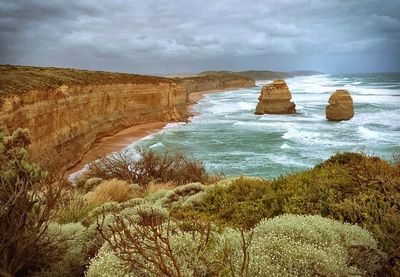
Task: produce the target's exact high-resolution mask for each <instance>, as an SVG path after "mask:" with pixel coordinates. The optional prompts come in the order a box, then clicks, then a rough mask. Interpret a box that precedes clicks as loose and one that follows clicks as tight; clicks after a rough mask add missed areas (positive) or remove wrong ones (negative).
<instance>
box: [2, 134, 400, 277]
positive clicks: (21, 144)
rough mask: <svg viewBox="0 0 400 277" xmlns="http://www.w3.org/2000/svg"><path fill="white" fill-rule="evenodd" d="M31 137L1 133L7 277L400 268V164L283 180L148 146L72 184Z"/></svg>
mask: <svg viewBox="0 0 400 277" xmlns="http://www.w3.org/2000/svg"><path fill="white" fill-rule="evenodd" d="M29 142H30V139H29V135H28V133H27V131H26V130H22V129H19V130H17V131H16V132H14V133H13V134H11V135H8V136H4V135H2V136H0V152H1V156H0V157H1V158H0V178H1V182H0V185H1V189H0V216H1V221H0V247H1V248H0V250H1V253H2V256H1V257H0V269H1V270H0V276H14V275H17V276H26V275H29V276H55V275H57V276H82V275H86V276H349V275H356V276H396V275H397V276H398V274H399V273H400V267H399V258H400V250H399V249H400V248H399V247H400V243H399V237H400V236H399V230H400V164H399V163H392V164H391V163H388V162H386V161H384V160H382V159H380V158H378V157H371V156H366V155H364V154H358V153H341V154H337V155H335V156H333V157H331V158H330V159H328V160H327V161H325V162H323V163H321V164H319V165H317V166H316V167H315V168H313V169H310V170H307V171H304V172H298V173H294V174H291V175H287V176H282V177H279V178H276V179H272V180H262V179H259V178H249V177H238V178H230V179H222V178H221V177H220V176H217V177H213V176H209V175H207V174H206V173H205V171H203V170H202V169H204V168H203V167H202V164H201V163H198V162H196V161H190V160H187V159H186V158H184V157H179V159H178V161H179V162H177V160H176V157H174V156H169V157H166V156H159V155H157V154H155V153H151V154H149V152H147V151H144V152H143V153H142V156H141V157H142V158H141V159H142V160H139V162H135V161H132V160H128V161H126V160H125V161H124V160H121V159H117V160H115V159H114V160H113V159H109V160H107V163H106V165H107V168H104V167H102V166H100V167H98V166H97V167H96V169H95V170H92V171H91V172H89V173H90V174H89V175H86V176H84V177H83V178H81V179H80V180H77V181H76V183H75V184H73V186H64V183H63V182H62V181H54V179H53V178H50V177H49V176H48V175H47V174H46V173H45V172H44V171H42V170H41V169H40V168H39V167H37V166H36V165H34V164H33V163H31V162H30V161H29V157H28V156H27V154H26V151H25V148H26V147H27V146H28V145H29ZM126 158H127V157H122V159H126ZM182 161H184V162H182ZM121 165H122V167H121ZM166 165H168V166H166ZM188 165H195V167H194V168H192V166H188ZM103 166H104V164H103ZM107 170H108V171H107ZM199 172H200V173H201V174H199ZM97 173H98V174H99V176H96V174H97ZM121 173H124V174H122V175H121ZM139 173H140V174H141V175H140V176H142V177H145V178H138V177H137V175H138V174H139ZM191 173H193V175H191ZM135 174H136V175H135ZM180 175H184V176H186V177H185V178H183V179H179V178H177V176H180ZM135 176H136V177H135ZM167 176H170V177H171V176H172V177H171V178H170V177H168V178H167ZM187 177H190V178H187Z"/></svg>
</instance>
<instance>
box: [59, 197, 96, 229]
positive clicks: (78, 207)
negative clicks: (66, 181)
mask: <svg viewBox="0 0 400 277" xmlns="http://www.w3.org/2000/svg"><path fill="white" fill-rule="evenodd" d="M94 207H95V206H94V205H93V204H90V203H88V202H87V201H86V199H85V196H84V195H83V194H81V193H80V192H79V191H69V193H68V194H67V195H66V196H65V197H64V198H63V199H60V208H59V210H58V213H57V216H56V219H55V220H56V221H57V222H58V223H61V224H66V223H76V222H79V221H81V220H83V219H84V218H85V217H86V216H87V215H88V214H89V212H90V211H91V210H92V209H93V208H94Z"/></svg>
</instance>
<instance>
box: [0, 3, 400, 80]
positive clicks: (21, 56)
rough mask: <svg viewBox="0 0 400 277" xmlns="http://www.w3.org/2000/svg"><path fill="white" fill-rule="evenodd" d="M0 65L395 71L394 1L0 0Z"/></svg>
mask: <svg viewBox="0 0 400 277" xmlns="http://www.w3.org/2000/svg"><path fill="white" fill-rule="evenodd" d="M0 63H10V64H23V65H41V66H59V67H76V68H86V69H98V70H109V71H122V72H137V73H147V74H168V73H170V74H172V73H183V72H199V71H202V70H211V69H215V70H223V69H225V70H248V69H269V70H281V71H289V70H300V69H309V70H318V71H322V72H327V73H336V72H382V71H400V0H279V1H278V0H264V1H259V0H253V1H250V0H249V1H246V0H164V1H162V0H131V1H128V0H125V1H123V0H98V1H95V0H81V1H79V0H75V1H74V0H0Z"/></svg>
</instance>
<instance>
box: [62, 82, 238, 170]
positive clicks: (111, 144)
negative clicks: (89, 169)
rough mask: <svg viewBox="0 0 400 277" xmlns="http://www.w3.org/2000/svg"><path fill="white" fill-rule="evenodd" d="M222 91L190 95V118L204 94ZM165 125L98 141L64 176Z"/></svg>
mask: <svg viewBox="0 0 400 277" xmlns="http://www.w3.org/2000/svg"><path fill="white" fill-rule="evenodd" d="M229 90H231V89H229ZM223 91H224V90H207V91H201V92H193V93H190V94H189V106H188V110H189V113H190V116H196V115H198V113H197V112H195V111H194V108H193V107H194V105H196V104H197V102H198V101H200V100H201V99H202V98H203V97H204V95H205V94H209V93H220V92H223ZM167 123H168V122H151V123H143V124H139V125H135V126H132V127H129V128H127V129H124V130H122V131H120V132H118V133H116V134H115V135H113V136H108V137H104V138H102V139H100V140H99V141H98V142H96V144H95V145H94V146H93V147H92V148H91V149H90V150H89V151H88V152H86V153H85V154H84V155H83V158H82V159H81V160H80V161H79V163H77V164H75V165H74V166H73V167H71V168H69V169H68V170H67V172H66V175H67V176H69V175H71V174H73V173H76V172H78V171H80V170H82V169H83V168H84V167H85V165H87V164H89V163H91V162H93V161H95V160H97V159H98V158H99V157H104V156H106V155H108V154H110V153H112V152H116V151H119V150H121V149H122V148H124V147H126V146H128V145H129V144H132V143H134V142H135V141H138V140H140V139H142V138H144V137H146V136H148V135H150V134H153V133H157V132H159V131H161V130H162V129H163V128H164V127H165V126H166V125H167Z"/></svg>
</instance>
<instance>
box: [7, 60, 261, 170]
mask: <svg viewBox="0 0 400 277" xmlns="http://www.w3.org/2000/svg"><path fill="white" fill-rule="evenodd" d="M235 78H236V77H235ZM235 78H233V77H232V76H230V77H229V76H226V75H221V76H208V77H207V76H203V77H191V78H188V79H169V78H162V77H154V76H142V75H135V74H122V73H109V72H97V71H87V70H76V69H62V68H41V67H25V66H6V65H2V66H0V130H3V131H5V132H8V131H11V130H13V129H16V128H17V127H24V128H29V129H30V131H31V136H32V145H31V147H30V149H29V151H30V153H31V155H32V157H33V158H34V159H36V160H41V161H43V159H45V160H46V161H47V162H49V161H50V162H51V164H52V165H53V166H54V167H55V168H56V169H66V168H68V167H70V166H72V165H74V164H75V163H76V162H78V161H79V160H80V159H81V157H82V155H83V154H84V153H85V152H87V151H88V150H89V149H90V147H91V146H92V145H93V143H95V142H96V141H97V140H98V139H100V138H102V137H104V136H108V135H113V134H115V133H116V132H118V131H121V130H122V129H125V128H127V127H130V126H133V125H138V124H141V123H149V122H157V121H165V122H168V121H185V120H187V117H188V112H187V105H188V104H189V103H188V95H189V93H191V92H195V91H202V90H209V89H225V88H237V87H244V86H254V81H253V80H249V79H247V78H236V79H235Z"/></svg>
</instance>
